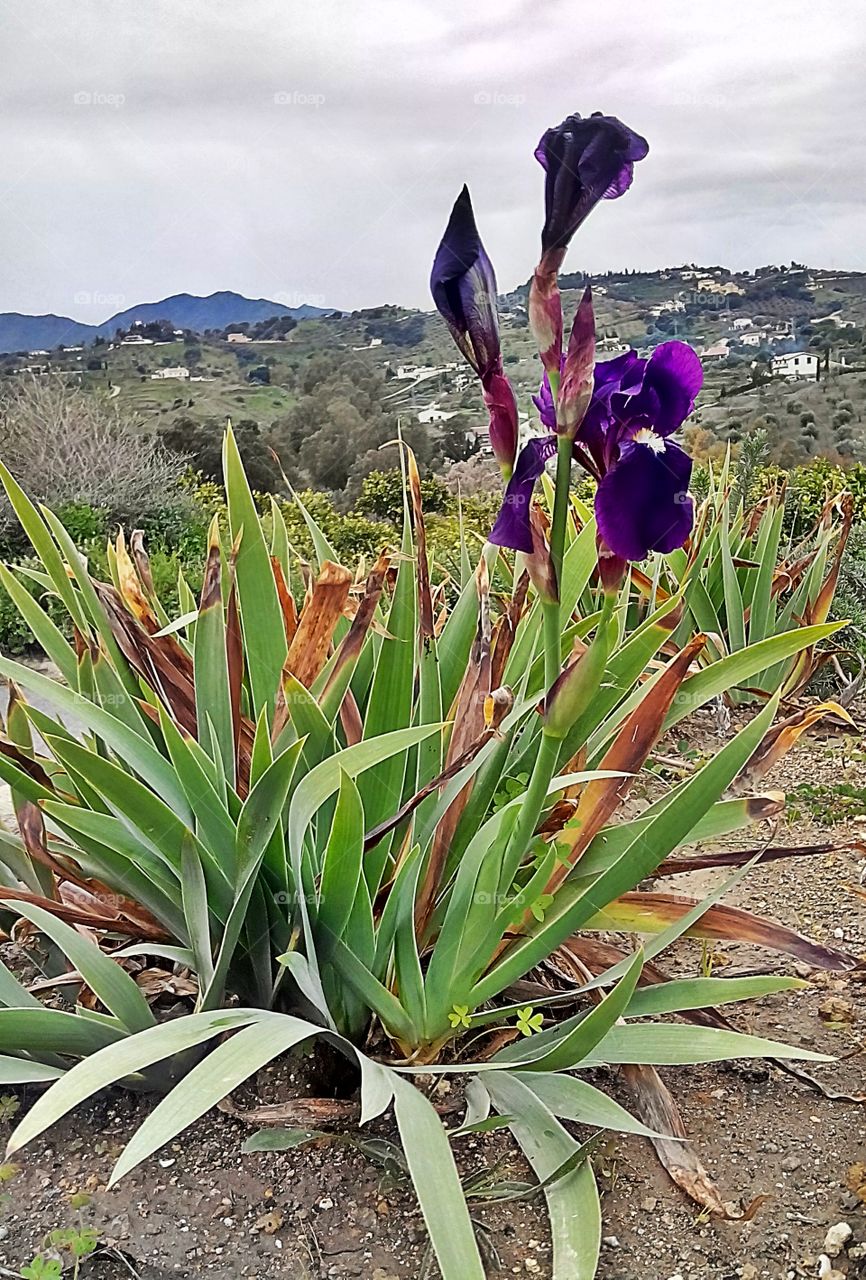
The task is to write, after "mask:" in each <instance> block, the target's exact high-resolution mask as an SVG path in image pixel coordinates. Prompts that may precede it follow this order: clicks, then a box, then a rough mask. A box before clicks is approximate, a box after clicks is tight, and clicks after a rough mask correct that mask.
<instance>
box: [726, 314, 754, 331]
mask: <svg viewBox="0 0 866 1280" xmlns="http://www.w3.org/2000/svg"><path fill="white" fill-rule="evenodd" d="M752 323H753V322H752V320H750V318H749V317H748V316H736V318H735V319H733V320H732V321H731V328H732V329H751V328H752Z"/></svg>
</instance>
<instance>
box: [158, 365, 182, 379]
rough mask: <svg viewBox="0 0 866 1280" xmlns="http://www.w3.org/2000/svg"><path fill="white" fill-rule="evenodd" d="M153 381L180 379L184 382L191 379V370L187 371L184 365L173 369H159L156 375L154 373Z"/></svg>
mask: <svg viewBox="0 0 866 1280" xmlns="http://www.w3.org/2000/svg"><path fill="white" fill-rule="evenodd" d="M150 376H151V380H153V379H155V378H179V379H180V380H181V381H183V379H184V378H188V377H189V369H185V368H184V366H183V365H182V364H179V365H177V366H176V367H175V368H173V369H157V371H156V373H152V374H151V375H150Z"/></svg>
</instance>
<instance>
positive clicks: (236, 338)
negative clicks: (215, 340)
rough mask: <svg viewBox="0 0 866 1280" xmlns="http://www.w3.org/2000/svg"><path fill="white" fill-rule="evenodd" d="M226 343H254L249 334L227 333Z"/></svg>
mask: <svg viewBox="0 0 866 1280" xmlns="http://www.w3.org/2000/svg"><path fill="white" fill-rule="evenodd" d="M226 342H252V338H251V337H250V335H249V334H248V333H227V334H226Z"/></svg>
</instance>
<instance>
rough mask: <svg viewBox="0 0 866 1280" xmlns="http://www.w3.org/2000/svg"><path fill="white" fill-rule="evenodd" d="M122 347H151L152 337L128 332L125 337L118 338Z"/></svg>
mask: <svg viewBox="0 0 866 1280" xmlns="http://www.w3.org/2000/svg"><path fill="white" fill-rule="evenodd" d="M120 345H121V346H122V347H152V346H153V338H144V337H142V335H141V334H140V333H128V334H127V335H126V337H125V338H121V339H120Z"/></svg>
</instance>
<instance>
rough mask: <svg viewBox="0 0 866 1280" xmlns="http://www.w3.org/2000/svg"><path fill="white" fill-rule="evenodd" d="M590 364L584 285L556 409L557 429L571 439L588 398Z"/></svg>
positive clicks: (591, 332) (590, 325) (588, 296)
mask: <svg viewBox="0 0 866 1280" xmlns="http://www.w3.org/2000/svg"><path fill="white" fill-rule="evenodd" d="M594 366H595V317H594V315H593V311H592V291H591V289H590V287H589V285H587V286H586V289H585V290H584V293H583V297H582V298H581V300H580V306H579V307H578V308H577V315H576V316H575V317H574V324H573V326H572V330H571V337H570V339H569V342H568V351H567V352H566V355H565V364H564V366H563V370H562V381H561V383H560V386H559V399H558V401H557V410H556V429H557V431H559V432H561V433H562V434H563V435H566V436H570V437H571V438H572V440H573V439H574V437H575V435H576V434H577V430H578V428H579V426H580V424H581V423H582V422H583V419H584V417H585V416H586V411H587V409H588V408H589V405H590V401H591V400H592V390H593V369H594Z"/></svg>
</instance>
